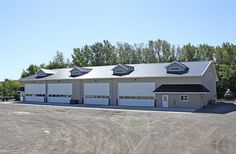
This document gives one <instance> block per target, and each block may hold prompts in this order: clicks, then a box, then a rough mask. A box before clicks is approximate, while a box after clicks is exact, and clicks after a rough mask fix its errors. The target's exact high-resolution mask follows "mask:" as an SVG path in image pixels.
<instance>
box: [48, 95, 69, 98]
mask: <svg viewBox="0 0 236 154" xmlns="http://www.w3.org/2000/svg"><path fill="white" fill-rule="evenodd" d="M48 96H49V97H68V98H69V97H72V95H55V94H49V95H48Z"/></svg>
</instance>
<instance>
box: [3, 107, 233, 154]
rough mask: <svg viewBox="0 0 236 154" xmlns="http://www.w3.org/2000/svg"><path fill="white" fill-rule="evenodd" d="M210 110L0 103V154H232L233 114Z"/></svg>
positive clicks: (231, 112)
mask: <svg viewBox="0 0 236 154" xmlns="http://www.w3.org/2000/svg"><path fill="white" fill-rule="evenodd" d="M220 107H222V104H221V105H220ZM216 108H217V106H214V110H216ZM210 110H211V109H209V108H207V109H206V110H205V111H206V112H204V111H203V110H201V111H198V112H197V113H196V112H195V113H191V112H167V111H140V112H139V111H137V110H136V111H132V110H115V109H113V110H110V109H103V110H100V109H96V108H93V109H89V108H83V107H65V106H50V105H33V104H15V103H10V104H1V103H0V153H1V154H2V153H17V154H18V153H30V154H34V153H55V154H58V153H68V154H73V153H91V154H94V153H99V154H100V153H101V154H103V153H104V154H107V153H114V154H116V153H117V154H118V153H119V154H126V153H127V154H130V153H131V154H144V153H147V154H149V153H150V154H153V153H161V154H165V153H168V154H169V153H175V154H178V153H181V154H182V153H193V154H199V153H204V154H205V153H215V154H222V153H223V154H224V153H225V154H230V153H235V151H236V122H235V121H236V111H235V110H230V112H224V113H218V112H217V113H214V112H210Z"/></svg>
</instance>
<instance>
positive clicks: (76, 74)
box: [71, 70, 82, 76]
mask: <svg viewBox="0 0 236 154" xmlns="http://www.w3.org/2000/svg"><path fill="white" fill-rule="evenodd" d="M81 74H82V72H80V71H79V70H74V71H72V72H71V76H79V75H81Z"/></svg>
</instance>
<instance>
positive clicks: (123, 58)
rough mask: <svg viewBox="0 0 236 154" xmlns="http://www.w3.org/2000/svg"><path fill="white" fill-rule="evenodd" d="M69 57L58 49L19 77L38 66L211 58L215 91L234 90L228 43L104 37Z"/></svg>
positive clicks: (235, 74)
mask: <svg viewBox="0 0 236 154" xmlns="http://www.w3.org/2000/svg"><path fill="white" fill-rule="evenodd" d="M71 58H72V61H70V60H69V59H66V58H65V57H64V55H63V53H62V52H60V51H57V53H56V55H55V57H53V59H52V60H51V61H49V63H48V64H47V65H46V64H41V65H36V64H31V65H29V67H28V68H27V69H25V70H23V72H22V75H21V77H26V76H29V75H33V74H35V73H36V72H37V71H38V70H39V69H40V68H46V69H56V68H69V67H73V66H81V67H85V66H102V65H115V64H118V63H121V64H139V63H161V62H171V61H174V60H175V61H203V60H213V61H214V63H215V66H216V70H217V74H218V77H219V83H218V84H217V91H218V92H223V91H226V90H227V89H228V88H229V89H231V91H233V92H235V91H236V45H234V44H232V43H228V42H226V43H222V45H220V46H211V45H208V44H199V45H193V44H190V43H188V44H185V45H183V46H181V47H180V46H175V45H173V44H171V43H169V42H167V41H166V40H160V39H158V40H150V41H148V42H146V43H137V44H136V43H135V44H129V43H125V42H124V43H123V42H118V43H116V44H115V45H114V44H112V43H111V42H109V41H108V40H104V41H102V42H96V43H94V44H91V45H84V46H83V47H80V48H74V49H73V52H72V54H71Z"/></svg>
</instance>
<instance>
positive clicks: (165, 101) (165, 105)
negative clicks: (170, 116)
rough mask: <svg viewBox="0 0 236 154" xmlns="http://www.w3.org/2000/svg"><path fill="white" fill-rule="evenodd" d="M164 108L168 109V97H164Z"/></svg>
mask: <svg viewBox="0 0 236 154" xmlns="http://www.w3.org/2000/svg"><path fill="white" fill-rule="evenodd" d="M162 107H168V95H163V96H162Z"/></svg>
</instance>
